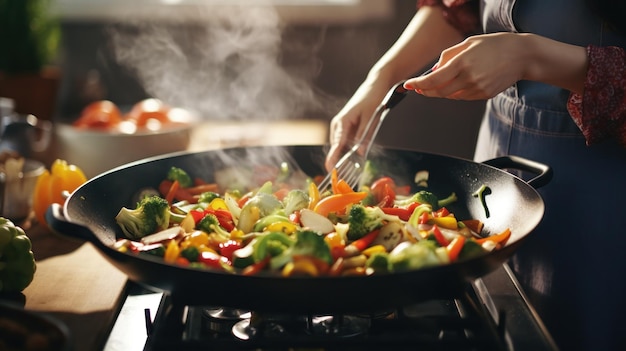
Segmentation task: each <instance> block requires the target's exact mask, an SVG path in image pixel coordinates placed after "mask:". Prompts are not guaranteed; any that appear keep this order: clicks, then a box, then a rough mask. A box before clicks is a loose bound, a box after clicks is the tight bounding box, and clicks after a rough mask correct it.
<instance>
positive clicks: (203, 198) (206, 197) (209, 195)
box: [198, 191, 220, 204]
mask: <svg viewBox="0 0 626 351" xmlns="http://www.w3.org/2000/svg"><path fill="white" fill-rule="evenodd" d="M218 197H220V194H218V193H216V192H213V191H206V192H204V193H202V194H200V197H199V198H198V202H199V203H207V204H210V203H211V201H213V200H215V199H217V198H218Z"/></svg>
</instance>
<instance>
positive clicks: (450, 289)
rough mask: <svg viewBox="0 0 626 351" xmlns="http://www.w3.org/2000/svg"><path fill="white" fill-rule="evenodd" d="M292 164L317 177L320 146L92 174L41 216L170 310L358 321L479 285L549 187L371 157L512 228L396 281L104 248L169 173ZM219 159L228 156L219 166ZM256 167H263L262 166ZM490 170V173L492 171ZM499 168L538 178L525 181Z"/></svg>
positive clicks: (442, 164)
mask: <svg viewBox="0 0 626 351" xmlns="http://www.w3.org/2000/svg"><path fill="white" fill-rule="evenodd" d="M276 150H278V151H280V152H281V153H282V156H278V157H277V158H272V157H269V159H273V160H274V161H276V160H278V159H281V158H282V157H285V155H286V156H287V158H289V157H292V158H293V160H295V161H297V162H298V163H299V165H300V167H302V170H303V171H304V172H306V173H307V174H310V175H315V174H322V173H323V168H322V165H323V158H324V155H325V152H324V149H323V148H322V147H321V146H286V147H278V148H276V147H272V148H270V147H255V148H232V149H225V150H215V151H204V152H198V153H176V154H170V155H164V156H161V157H155V158H149V159H145V160H141V161H137V162H134V163H131V164H128V165H125V166H122V167H119V168H116V169H113V170H111V171H109V172H106V173H104V174H101V175H99V176H97V177H95V178H93V179H91V180H89V181H88V182H87V183H85V184H84V185H82V186H81V187H80V188H78V189H77V190H76V191H75V192H74V193H72V195H71V196H70V197H69V198H68V200H67V201H66V203H65V206H64V207H63V208H61V207H60V206H59V205H56V206H52V207H51V208H50V209H49V210H48V212H47V215H46V219H47V221H48V223H49V225H50V227H51V228H52V229H53V230H54V231H56V232H58V233H61V234H65V235H68V236H71V237H75V238H80V239H82V240H86V241H89V242H91V243H92V244H94V245H95V246H96V247H97V248H98V249H99V251H100V252H101V253H102V254H103V255H104V257H106V258H107V259H108V260H109V261H110V262H111V263H112V264H113V265H114V266H116V267H117V268H118V269H120V270H121V271H122V272H124V273H125V274H127V275H128V277H129V278H130V279H131V280H133V281H136V282H139V283H143V284H146V285H148V286H151V287H154V288H157V289H160V290H163V291H165V292H167V293H169V294H171V297H172V300H173V301H174V302H175V303H179V304H187V305H213V306H223V307H236V308H245V309H251V310H257V311H271V312H281V311H285V312H316V313H317V312H319V313H322V312H324V313H326V312H363V311H365V310H368V311H371V310H377V309H385V308H392V307H398V306H401V305H404V304H408V303H411V302H416V301H420V300H424V299H428V298H434V297H441V298H449V297H453V296H455V295H456V294H458V293H460V292H461V291H462V290H463V289H464V288H465V287H466V286H467V282H468V281H470V280H472V279H475V278H477V277H480V276H483V275H485V274H487V273H489V272H491V271H493V270H495V269H496V268H498V267H499V266H500V265H501V264H502V263H503V262H505V261H506V260H507V259H508V258H509V257H510V256H511V255H512V254H513V253H514V252H515V250H516V249H517V247H518V246H519V245H520V244H521V243H522V242H523V241H524V239H525V238H526V237H527V235H529V233H531V232H532V231H533V229H534V228H535V227H536V226H537V224H538V223H539V222H540V221H541V219H542V217H543V214H544V203H543V200H542V199H541V197H540V195H539V194H538V193H537V191H536V190H535V188H537V187H540V186H542V185H544V184H546V183H547V182H549V180H550V178H551V169H550V168H549V167H547V166H545V165H542V164H537V163H535V162H531V161H527V160H524V159H519V158H516V157H507V158H499V159H494V160H492V161H489V162H486V163H475V162H471V161H467V160H463V159H458V158H453V157H447V156H441V155H435V154H428V153H421V152H415V151H408V150H396V149H383V150H378V151H373V152H372V154H371V155H370V158H371V159H373V160H374V161H375V163H378V165H379V167H381V168H383V169H386V170H387V171H388V172H387V174H388V175H392V176H394V178H395V179H405V180H406V183H407V184H410V183H411V182H412V180H413V176H414V174H415V173H416V172H417V171H419V170H428V171H429V172H430V181H429V188H430V190H431V191H433V192H434V193H435V194H439V195H440V196H447V195H448V194H450V192H453V191H454V192H456V194H457V195H458V197H459V200H458V201H457V202H456V203H455V204H453V205H451V206H448V207H449V209H450V210H451V211H452V212H453V213H455V215H456V216H457V218H459V219H466V218H478V219H481V220H482V221H484V223H485V233H487V234H492V233H496V232H500V231H502V230H504V229H505V228H507V227H508V228H511V230H512V237H511V239H510V240H509V242H508V243H507V245H506V246H505V247H504V248H503V249H501V250H498V251H495V252H492V253H489V254H487V255H485V256H483V257H479V258H475V259H471V260H467V261H463V262H458V263H454V264H450V265H445V266H441V267H434V268H427V269H421V270H415V271H409V272H403V273H393V274H386V275H374V276H360V277H315V278H307V277H298V278H296V277H290V278H282V277H275V276H272V277H271V276H251V277H249V276H241V275H232V274H227V273H221V272H213V271H203V270H196V269H189V268H183V267H178V266H174V265H169V264H165V263H163V262H162V261H161V260H160V259H156V258H155V259H152V258H151V257H145V255H142V256H136V255H133V254H126V253H121V252H117V251H116V250H114V249H112V248H111V247H110V246H109V245H111V244H112V243H113V242H114V241H115V239H116V238H118V237H121V236H122V233H121V230H120V229H119V227H118V225H117V224H116V222H115V215H116V214H117V213H118V211H119V210H120V208H121V207H122V206H126V207H130V206H134V202H133V201H134V200H133V199H132V197H133V194H135V193H136V192H137V190H138V189H140V188H144V187H156V186H157V185H158V184H159V182H160V181H161V180H162V179H163V178H164V175H165V174H166V172H167V170H169V168H170V167H172V166H177V167H181V168H183V169H186V170H188V172H190V173H191V174H192V175H193V176H195V177H202V178H204V179H205V180H208V181H211V180H212V177H213V173H214V171H215V170H218V169H221V168H223V167H227V166H229V165H232V164H233V163H232V159H233V158H234V159H236V160H237V161H235V162H234V163H235V164H248V163H252V162H257V161H256V160H257V159H258V158H259V157H261V158H263V157H266V156H268V155H270V154H272V153H273V152H274V151H276ZM224 156H227V157H224ZM261 162H265V161H261ZM492 165H494V166H496V167H494V166H492ZM504 168H516V169H523V170H527V171H531V172H533V173H534V174H535V175H537V176H536V177H535V178H534V179H532V180H531V181H529V182H525V181H523V180H521V179H520V178H517V177H515V176H513V175H511V174H510V173H508V172H506V171H504V170H503V169H504ZM483 184H485V185H487V186H488V187H489V188H490V189H491V193H490V194H489V195H488V196H486V204H487V208H488V209H489V217H486V211H485V208H484V207H483V205H482V204H481V201H480V200H479V199H477V198H475V197H473V196H472V195H471V194H472V193H473V192H475V191H476V190H477V189H478V188H479V187H480V186H481V185H483Z"/></svg>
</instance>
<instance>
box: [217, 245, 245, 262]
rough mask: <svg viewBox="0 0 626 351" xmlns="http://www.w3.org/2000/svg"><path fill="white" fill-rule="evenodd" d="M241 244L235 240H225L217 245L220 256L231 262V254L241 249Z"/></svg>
mask: <svg viewBox="0 0 626 351" xmlns="http://www.w3.org/2000/svg"><path fill="white" fill-rule="evenodd" d="M241 247H242V246H241V243H240V242H239V241H237V240H227V241H226V242H223V243H220V244H219V249H220V255H222V256H224V257H226V258H227V259H228V260H229V261H232V260H233V252H235V251H236V250H239V249H241Z"/></svg>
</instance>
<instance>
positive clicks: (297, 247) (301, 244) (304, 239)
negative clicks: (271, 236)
mask: <svg viewBox="0 0 626 351" xmlns="http://www.w3.org/2000/svg"><path fill="white" fill-rule="evenodd" d="M295 235H296V242H295V243H294V244H293V246H291V247H289V248H287V249H286V250H285V251H283V252H282V253H281V254H280V255H278V256H275V257H273V258H272V259H271V260H270V267H271V268H272V269H277V268H280V267H282V266H284V265H285V264H287V262H290V261H292V260H293V257H294V256H311V257H315V258H317V259H319V260H322V261H324V262H326V263H328V264H332V262H333V256H332V255H331V253H330V248H329V247H328V244H326V241H324V237H323V236H322V235H319V234H318V233H316V232H314V231H312V230H300V231H297V232H296V233H295Z"/></svg>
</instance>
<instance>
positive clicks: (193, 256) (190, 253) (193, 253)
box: [180, 246, 200, 262]
mask: <svg viewBox="0 0 626 351" xmlns="http://www.w3.org/2000/svg"><path fill="white" fill-rule="evenodd" d="M180 255H181V256H182V257H184V258H186V259H188V260H189V262H196V261H198V256H200V251H199V250H198V248H197V247H195V246H189V247H186V248H184V249H183V250H182V251H181V252H180Z"/></svg>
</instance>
